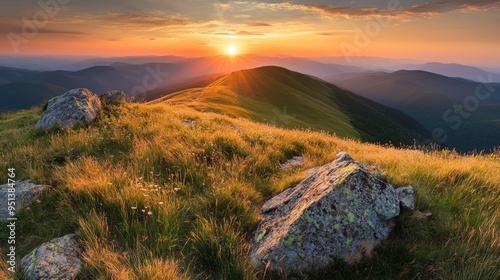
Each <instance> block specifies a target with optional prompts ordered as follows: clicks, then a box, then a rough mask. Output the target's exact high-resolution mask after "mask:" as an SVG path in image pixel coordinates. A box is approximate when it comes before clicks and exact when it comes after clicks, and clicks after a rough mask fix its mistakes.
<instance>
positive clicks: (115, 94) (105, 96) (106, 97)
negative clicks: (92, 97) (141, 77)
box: [99, 90, 125, 105]
mask: <svg viewBox="0 0 500 280" xmlns="http://www.w3.org/2000/svg"><path fill="white" fill-rule="evenodd" d="M99 98H101V101H102V102H103V103H106V104H110V105H119V104H121V103H123V102H125V93H124V92H123V91H120V90H110V91H108V92H104V93H101V94H99Z"/></svg>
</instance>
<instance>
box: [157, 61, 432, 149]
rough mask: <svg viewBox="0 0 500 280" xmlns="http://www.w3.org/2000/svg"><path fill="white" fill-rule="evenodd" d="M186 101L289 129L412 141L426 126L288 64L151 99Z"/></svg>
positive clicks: (214, 110)
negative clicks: (288, 68)
mask: <svg viewBox="0 0 500 280" xmlns="http://www.w3.org/2000/svg"><path fill="white" fill-rule="evenodd" d="M158 103H167V104H176V105H184V106H188V107H191V108H195V109H197V110H200V111H212V112H219V113H225V114H228V115H230V116H238V117H246V118H250V119H253V120H256V121H259V122H266V123H273V124H276V125H278V126H282V127H287V128H303V129H309V128H310V129H313V130H324V131H328V132H331V133H335V134H337V135H338V136H341V137H350V138H355V139H361V140H364V141H371V142H382V143H388V142H392V143H395V144H401V143H402V144H412V143H413V139H418V138H422V137H423V136H425V135H427V132H426V130H425V129H424V128H423V127H422V126H420V125H419V124H418V123H417V122H416V121H414V120H413V119H411V118H410V117H408V116H406V115H404V114H403V113H401V112H399V111H397V110H394V109H391V108H389V107H386V106H383V105H380V104H378V103H376V102H373V101H371V100H369V99H366V98H363V97H360V96H358V95H355V94H353V93H351V92H348V91H345V90H342V89H340V88H338V87H336V86H333V85H331V84H328V83H326V82H323V81H321V80H318V79H316V78H314V77H310V76H307V75H304V74H301V73H297V72H293V71H290V70H287V69H285V68H280V67H275V66H267V67H261V68H255V69H251V70H243V71H237V72H233V73H231V74H229V75H226V76H224V77H222V78H220V79H218V80H217V81H215V82H214V83H212V84H211V85H209V86H207V87H205V88H194V89H188V90H184V91H180V92H177V93H173V94H170V95H167V96H165V97H163V98H160V99H157V100H154V101H152V102H151V104H158Z"/></svg>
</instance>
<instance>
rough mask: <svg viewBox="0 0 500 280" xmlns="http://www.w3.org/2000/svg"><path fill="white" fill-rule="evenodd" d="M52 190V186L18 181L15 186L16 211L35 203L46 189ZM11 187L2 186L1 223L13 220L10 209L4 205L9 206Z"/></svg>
mask: <svg viewBox="0 0 500 280" xmlns="http://www.w3.org/2000/svg"><path fill="white" fill-rule="evenodd" d="M48 188H50V186H46V185H37V184H35V183H33V182H31V181H30V180H25V181H17V182H16V185H15V194H16V197H15V200H14V201H15V202H16V205H15V207H16V210H19V209H21V208H22V207H25V206H28V205H30V204H31V203H33V201H35V200H36V199H37V197H39V196H40V195H41V194H42V193H43V192H44V191H45V190H46V189H48ZM9 189H11V188H10V187H9V185H7V184H6V185H0V205H2V207H0V221H1V222H5V221H7V219H8V218H11V217H13V216H11V215H10V214H9V209H8V208H7V207H5V206H4V205H8V202H9V194H10V192H9Z"/></svg>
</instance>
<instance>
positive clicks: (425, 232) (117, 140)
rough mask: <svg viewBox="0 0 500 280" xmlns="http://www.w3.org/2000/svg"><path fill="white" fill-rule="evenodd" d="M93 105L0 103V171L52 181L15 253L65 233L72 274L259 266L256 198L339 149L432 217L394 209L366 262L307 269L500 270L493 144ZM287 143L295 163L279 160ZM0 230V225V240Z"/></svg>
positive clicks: (381, 272)
mask: <svg viewBox="0 0 500 280" xmlns="http://www.w3.org/2000/svg"><path fill="white" fill-rule="evenodd" d="M105 112H106V113H103V114H102V115H101V116H100V117H99V120H98V121H97V122H95V123H93V124H92V125H90V126H88V127H80V128H77V129H72V130H53V131H49V132H44V131H38V130H35V129H33V127H34V124H35V123H36V121H37V120H38V118H39V117H40V115H41V113H40V111H39V109H33V110H29V111H22V112H17V113H15V114H9V115H0V169H1V170H7V168H16V178H17V179H18V180H20V179H25V178H31V179H33V180H35V181H37V182H40V183H45V184H50V185H52V186H54V188H53V189H52V190H51V191H50V192H49V193H48V194H47V195H46V196H44V197H42V198H41V201H40V203H35V204H34V205H32V207H31V209H30V210H27V209H25V210H23V211H21V212H20V213H19V216H18V224H17V226H18V227H17V241H18V245H19V246H18V248H17V250H18V251H17V254H18V256H23V255H24V254H26V253H28V252H29V251H30V250H32V249H33V248H34V247H36V246H38V245H40V244H41V243H43V242H45V241H48V240H50V239H51V238H55V237H59V236H62V235H65V234H68V233H71V232H76V233H77V234H78V236H79V237H80V238H81V240H82V244H83V246H84V248H85V255H84V268H83V272H82V274H81V277H80V279H207V278H210V279H255V278H262V275H257V274H256V272H255V271H254V269H253V268H252V267H251V265H250V264H249V263H248V261H247V258H246V256H247V253H248V249H249V244H250V240H251V237H252V231H253V230H254V229H255V228H256V225H257V223H258V221H259V217H260V213H259V208H260V206H261V205H262V204H263V202H265V201H266V200H267V199H269V198H270V197H272V196H273V195H275V194H277V193H279V192H280V191H282V190H284V189H286V188H288V187H290V186H293V185H294V184H296V183H297V182H299V181H300V180H302V179H304V178H305V175H304V173H303V171H305V170H307V169H308V168H311V167H314V166H319V165H323V164H325V163H328V162H330V161H332V160H333V159H334V158H335V155H336V154H337V153H338V152H340V151H347V152H349V153H350V154H351V155H352V156H353V157H354V158H355V159H357V160H359V161H361V162H363V163H365V164H373V165H378V166H380V168H381V169H382V170H383V171H386V172H387V173H388V175H389V178H388V179H389V181H390V182H391V183H392V184H394V185H396V186H401V185H406V184H411V185H413V186H414V187H415V188H416V189H417V199H418V200H417V209H418V210H419V211H422V212H432V214H433V216H432V219H431V220H429V221H425V220H419V219H416V218H413V217H412V216H411V214H409V213H404V214H403V215H402V216H401V217H399V218H398V226H397V228H396V229H395V231H394V233H393V234H392V235H391V236H390V238H389V240H388V242H386V243H384V244H383V245H382V246H381V247H380V248H379V249H377V250H376V251H375V253H374V256H373V258H372V260H371V261H367V262H366V263H364V264H361V265H357V266H355V267H347V266H344V265H338V266H335V267H332V268H330V269H328V270H327V271H323V272H320V273H318V274H317V275H310V276H309V279H332V278H339V279H498V278H499V277H500V269H499V268H498V263H499V262H500V242H499V240H500V236H499V233H500V231H499V229H500V220H499V215H500V209H499V207H498V205H499V204H500V176H499V173H498V170H499V169H500V158H499V155H498V154H496V155H495V154H493V155H475V156H460V155H457V154H454V153H451V152H447V151H443V152H432V153H423V152H420V151H417V150H410V149H408V150H406V149H397V148H393V147H382V146H377V145H373V144H366V143H360V142H357V141H354V140H342V139H340V138H337V137H333V136H329V135H327V134H323V133H319V132H307V131H300V130H286V129H280V128H276V127H271V126H267V125H264V124H258V123H254V122H251V121H248V120H244V119H236V118H231V117H228V116H224V115H220V114H216V113H205V112H199V111H195V110H192V109H188V108H184V107H179V106H169V105H167V104H156V105H123V106H122V107H119V108H107V109H106V111H105ZM185 120H192V121H196V122H197V125H196V126H190V125H186V124H185ZM236 126H237V127H236ZM235 128H238V129H235ZM294 155H302V156H304V157H305V159H306V162H305V165H304V166H301V167H300V168H298V169H296V170H293V171H282V170H280V169H279V163H281V162H284V161H286V160H287V159H288V158H291V157H292V156H294ZM6 176H7V172H6V171H5V172H0V181H2V182H6V180H7V177H6ZM7 234H8V232H7V228H6V227H4V226H2V227H0V239H2V240H6V238H7ZM0 244H1V245H0V246H1V249H2V252H1V256H2V258H4V257H5V252H6V248H7V247H6V245H7V244H6V242H1V243H0ZM3 265H4V264H3ZM0 271H1V272H2V273H3V272H5V271H6V269H5V267H2V269H0ZM265 277H271V276H270V275H266V276H265ZM265 277H264V278H265ZM0 278H2V276H1V275H0ZM19 279H20V278H19ZM273 279H276V276H274V278H273Z"/></svg>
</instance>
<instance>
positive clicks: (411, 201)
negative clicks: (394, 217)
mask: <svg viewBox="0 0 500 280" xmlns="http://www.w3.org/2000/svg"><path fill="white" fill-rule="evenodd" d="M396 192H397V193H398V197H399V201H400V203H401V207H403V208H405V209H409V210H415V189H414V188H413V187H412V186H407V187H402V188H397V189H396Z"/></svg>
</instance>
